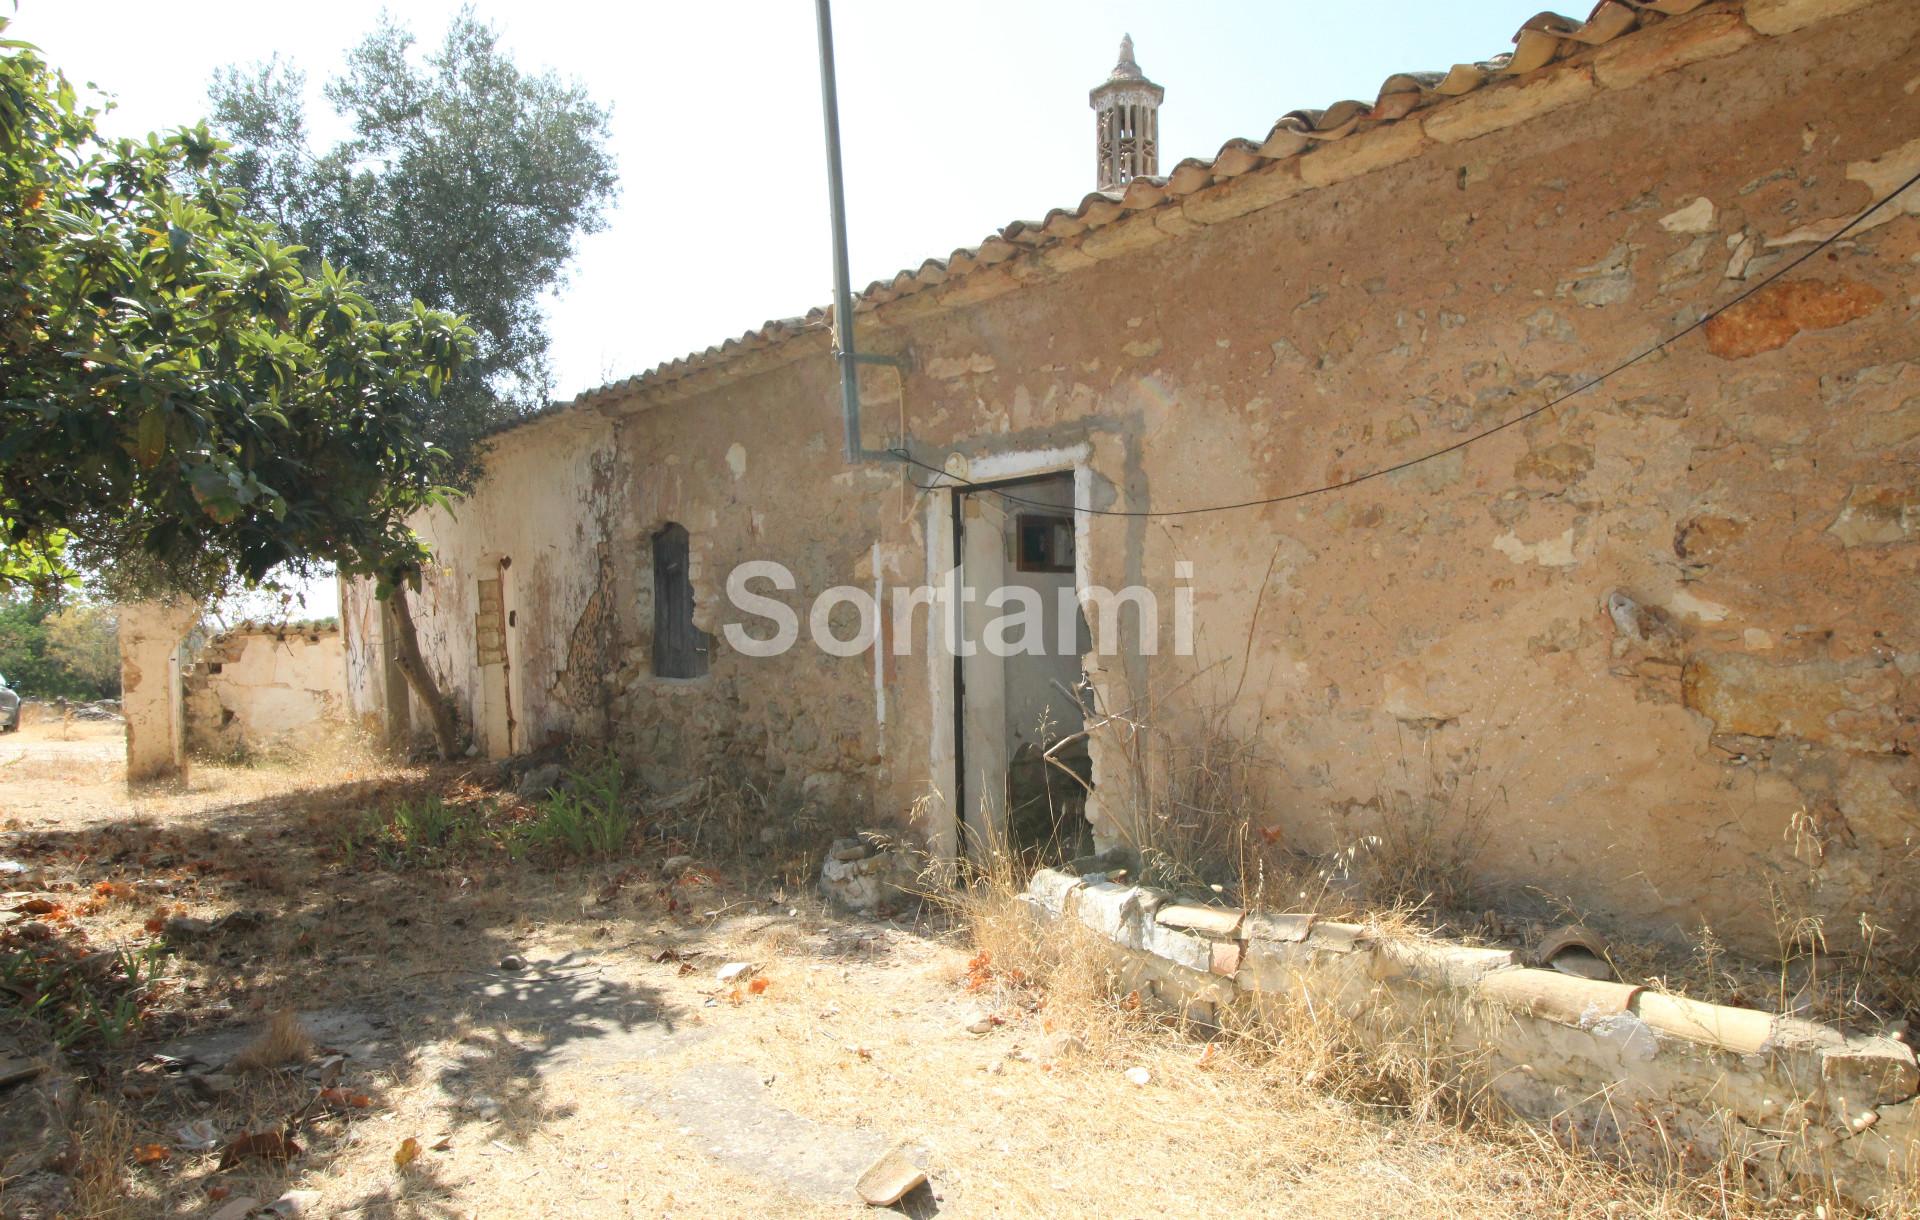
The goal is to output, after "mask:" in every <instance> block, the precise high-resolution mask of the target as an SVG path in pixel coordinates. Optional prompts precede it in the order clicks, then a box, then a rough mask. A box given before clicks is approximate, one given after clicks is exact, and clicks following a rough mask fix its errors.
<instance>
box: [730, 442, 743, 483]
mask: <svg viewBox="0 0 1920 1220" xmlns="http://www.w3.org/2000/svg"><path fill="white" fill-rule="evenodd" d="M727 469H728V470H731V471H733V477H734V478H736V479H738V478H741V477H742V476H744V475H745V474H746V473H747V447H746V446H745V445H743V444H741V443H740V442H739V441H735V442H733V444H731V445H728V446H727Z"/></svg>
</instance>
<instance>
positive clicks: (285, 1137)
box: [0, 731, 1668, 1218]
mask: <svg viewBox="0 0 1920 1220" xmlns="http://www.w3.org/2000/svg"><path fill="white" fill-rule="evenodd" d="M113 743H114V739H113V738H112V736H111V734H110V732H91V731H90V732H88V733H86V734H83V735H81V736H79V737H77V738H75V739H73V740H62V739H60V738H59V736H58V735H56V734H53V733H40V734H37V735H36V734H35V733H32V732H29V733H28V734H27V735H25V736H23V737H22V738H19V739H8V740H7V741H6V742H5V743H4V752H0V861H6V860H11V861H15V862H18V863H19V864H20V865H21V866H23V868H24V870H25V871H24V872H18V873H16V874H14V875H13V876H12V877H10V878H7V879H5V884H4V885H3V886H0V888H6V889H9V890H12V891H13V892H12V893H11V894H10V895H9V900H8V901H7V902H5V903H0V909H9V908H18V909H19V910H16V911H15V912H14V913H11V914H6V915H0V919H7V920H9V921H10V926H7V927H5V928H0V933H3V934H5V935H6V936H8V937H11V938H12V939H11V940H10V941H4V942H0V952H3V951H4V950H5V949H6V947H7V946H8V945H11V946H12V947H13V948H14V949H15V950H16V951H18V950H19V949H20V948H21V947H22V946H26V947H27V948H32V947H33V946H45V945H49V944H64V943H67V942H69V941H71V942H75V943H77V945H78V951H85V952H94V953H98V952H100V951H101V950H105V949H130V950H138V949H140V948H142V947H144V946H150V945H155V944H157V943H159V942H162V941H164V942H165V944H166V945H167V946H168V951H167V953H166V954H165V955H164V956H161V957H159V960H160V961H161V962H162V965H161V967H160V971H159V976H158V981H157V982H156V983H154V984H153V985H152V986H151V987H150V988H149V990H148V991H147V992H145V993H143V994H144V995H145V996H146V999H147V1015H146V1017H145V1020H144V1022H143V1023H142V1024H141V1025H140V1026H139V1027H138V1028H137V1029H136V1030H133V1031H132V1032H131V1033H130V1034H129V1035H128V1037H127V1039H126V1040H125V1041H124V1042H122V1043H121V1044H120V1045H106V1046H103V1045H94V1046H91V1047H81V1048H78V1049H75V1050H74V1051H72V1052H71V1053H69V1054H67V1055H65V1056H61V1057H59V1059H58V1060H57V1061H56V1060H54V1059H53V1058H51V1057H49V1058H45V1059H44V1060H43V1062H45V1063H46V1064H47V1065H48V1069H49V1070H48V1071H47V1072H46V1073H44V1074H43V1075H42V1076H41V1077H40V1078H38V1079H37V1080H35V1081H33V1082H30V1083H29V1084H27V1085H23V1086H14V1087H13V1088H11V1089H7V1090H0V1124H4V1123H6V1122H8V1121H9V1119H8V1117H7V1116H8V1115H9V1114H13V1115H15V1116H19V1115H22V1114H25V1113H27V1110H26V1109H25V1108H24V1107H25V1106H26V1104H27V1103H26V1101H25V1100H23V1099H27V1098H28V1097H29V1093H30V1091H31V1090H39V1091H40V1092H41V1094H43V1096H42V1098H41V1102H42V1103H43V1104H44V1105H46V1106H50V1107H52V1108H51V1110H50V1111H48V1112H56V1113H57V1114H58V1115H59V1116H60V1119H59V1121H60V1123H61V1124H64V1125H65V1127H66V1130H64V1131H63V1130H62V1129H61V1128H60V1126H58V1125H56V1126H53V1127H50V1128H49V1129H48V1130H47V1131H46V1132H45V1137H44V1138H43V1139H37V1140H25V1141H19V1140H16V1141H15V1143H16V1144H26V1145H31V1146H30V1147H25V1148H24V1149H23V1148H20V1147H15V1148H13V1149H12V1151H11V1152H6V1151H0V1156H8V1155H10V1156H11V1157H12V1159H11V1160H9V1161H7V1162H6V1163H5V1164H4V1166H0V1172H3V1173H4V1180H0V1214H5V1215H16V1216H36V1215H39V1216H52V1215H55V1214H67V1215H93V1216H213V1215H219V1216H222V1217H223V1218H231V1217H238V1216H241V1215H245V1214H248V1209H247V1207H246V1206H245V1201H246V1200H253V1201H254V1203H255V1204H257V1205H270V1204H273V1203H274V1202H275V1201H276V1200H283V1202H282V1203H281V1209H282V1212H283V1213H284V1212H287V1211H290V1210H292V1209H294V1208H295V1207H296V1206H297V1207H299V1208H303V1209H304V1211H303V1212H302V1214H305V1215H309V1216H370V1217H389V1216H393V1217H470V1216H501V1217H508V1216H514V1217H518V1216H578V1217H601V1216H605V1217H614V1216H686V1217H724V1216H743V1217H744V1216H850V1215H856V1214H866V1213H868V1212H869V1211H870V1210H872V1209H869V1208H867V1207H865V1206H864V1205H862V1204H861V1203H859V1202H858V1200H857V1198H856V1197H855V1195H854V1193H853V1185H854V1181H855V1178H856V1177H857V1175H858V1174H859V1172H860V1170H861V1169H862V1168H863V1167H865V1166H866V1165H867V1164H868V1163H869V1162H871V1161H872V1160H873V1159H874V1158H875V1157H876V1156H878V1155H879V1154H881V1153H883V1152H885V1151H886V1150H887V1149H889V1148H893V1147H901V1148H903V1149H904V1150H905V1154H906V1155H907V1156H908V1157H909V1158H910V1159H911V1160H912V1161H913V1162H914V1163H915V1164H917V1165H919V1166H921V1167H923V1168H925V1169H926V1170H927V1171H928V1173H929V1174H930V1176H931V1181H930V1183H929V1185H928V1186H926V1187H923V1188H921V1189H919V1190H918V1191H916V1192H914V1193H913V1194H911V1195H909V1196H908V1197H907V1198H906V1199H905V1200H903V1202H902V1204H901V1205H900V1206H899V1207H898V1208H897V1209H896V1210H899V1211H901V1212H902V1213H903V1214H909V1215H936V1214H937V1215H942V1216H957V1217H964V1216H996V1217H997V1216H1068V1215H1100V1216H1148V1215H1161V1214H1190V1215H1200V1214H1211V1215H1281V1214H1284V1215H1291V1216H1333V1215H1339V1216H1353V1215H1368V1216H1477V1215H1486V1214H1489V1213H1492V1212H1496V1211H1497V1212H1500V1213H1505V1214H1508V1215H1514V1216H1533V1215H1538V1216H1566V1215H1578V1214H1601V1215H1606V1214H1619V1215H1628V1214H1631V1215H1642V1214H1653V1213H1654V1212H1655V1211H1661V1213H1662V1214H1668V1213H1667V1212H1665V1211H1664V1210H1663V1206H1664V1205H1663V1204H1661V1203H1660V1199H1659V1197H1656V1196H1654V1195H1652V1194H1646V1193H1644V1192H1643V1193H1642V1194H1639V1195H1634V1196H1631V1198H1632V1200H1633V1201H1632V1202H1631V1203H1629V1202H1623V1201H1619V1200H1621V1199H1626V1198H1628V1197H1629V1196H1627V1195H1624V1194H1619V1189H1623V1188H1618V1183H1617V1181H1616V1180H1615V1179H1614V1178H1611V1177H1609V1176H1608V1175H1607V1174H1606V1173H1605V1172H1603V1171H1602V1170H1600V1169H1599V1168H1597V1167H1588V1166H1587V1164H1586V1163H1585V1162H1581V1161H1578V1160H1574V1159H1570V1158H1565V1157H1560V1156H1557V1155H1555V1154H1550V1153H1546V1152H1543V1151H1542V1149H1541V1148H1540V1147H1538V1146H1534V1145H1529V1144H1527V1143H1526V1142H1525V1141H1517V1140H1515V1139H1513V1138H1512V1137H1511V1136H1510V1135H1507V1136H1501V1137H1499V1138H1494V1137H1483V1136H1479V1135H1474V1134H1469V1133H1465V1132H1463V1131H1461V1130H1460V1129H1458V1128H1457V1127H1455V1126H1453V1125H1450V1124H1448V1123H1445V1122H1442V1121H1437V1120H1431V1119H1428V1118H1424V1117H1421V1116H1418V1115H1409V1114H1407V1113H1405V1112H1404V1111H1403V1110H1396V1109H1390V1108H1387V1107H1370V1106H1368V1105H1365V1104H1360V1103H1356V1102H1355V1101H1353V1100H1351V1099H1348V1100H1342V1099H1340V1098H1337V1097H1332V1096H1327V1095H1325V1094H1324V1093H1321V1092H1316V1091H1315V1090H1314V1089H1313V1088H1312V1087H1311V1082H1310V1081H1302V1080H1299V1079H1291V1078H1288V1077H1287V1076H1286V1075H1284V1074H1278V1073H1276V1072H1275V1071H1273V1070H1272V1069H1271V1068H1270V1067H1262V1066H1261V1065H1260V1064H1259V1063H1257V1062H1255V1061H1253V1060H1251V1059H1243V1058H1242V1057H1241V1056H1240V1055H1239V1053H1238V1052H1236V1051H1235V1050H1233V1049H1232V1048H1231V1047H1226V1046H1222V1045H1218V1044H1214V1045H1209V1044H1205V1043H1202V1042H1199V1041H1197V1040H1194V1039H1192V1038H1190V1037H1186V1036H1184V1035H1178V1034H1174V1033H1169V1032H1165V1031H1162V1030H1158V1029H1156V1028H1153V1027H1151V1026H1150V1025H1148V1024H1147V1023H1145V1022H1144V1021H1135V1022H1134V1025H1133V1026H1127V1025H1126V1024H1125V1023H1124V1022H1121V1023H1116V1022H1114V1021H1111V1020H1107V1019H1106V1018H1104V1017H1103V1018H1101V1019H1098V1020H1089V1019H1088V1018H1087V1015H1086V1014H1085V1013H1082V1012H1068V1011H1065V1010H1063V1009H1062V1008H1061V1007H1060V1006H1059V1005H1058V1004H1055V1003H1049V1001H1048V1000H1047V998H1046V997H1045V996H1043V995H1041V994H1039V993H1038V992H1036V991H1034V990H1033V989H1031V988H1029V987H1025V986H1022V985H1021V983H1020V980H1019V979H1017V978H1009V977H1006V976H1004V975H996V974H995V973H994V972H993V971H992V970H991V968H990V967H988V966H987V965H985V964H984V963H980V962H978V961H977V960H975V961H973V962H972V963H971V968H970V958H971V957H972V950H971V948H970V947H969V946H968V945H967V943H966V941H965V938H964V936H963V935H961V934H960V933H958V932H954V931H951V930H948V929H946V928H945V927H944V926H943V924H942V923H941V921H940V920H939V919H938V918H936V917H934V916H930V915H918V916H914V917H902V918H900V919H898V920H877V919H857V918H848V917H843V916H836V915H834V914H832V913H830V912H828V911H826V910H824V909H823V908H821V906H820V905H819V904H818V902H817V901H816V900H815V899H814V898H813V897H812V896H811V887H810V886H808V885H807V884H806V879H805V873H806V872H807V871H809V869H808V864H807V861H808V859H810V858H811V856H812V854H813V852H814V851H815V850H816V849H817V847H818V846H819V845H810V846H809V847H808V848H807V850H806V853H805V855H804V856H802V857H798V858H797V859H798V863H795V862H792V861H783V860H780V859H777V858H772V857H767V858H760V859H743V860H739V861H728V862H719V861H704V860H702V861H695V862H694V863H692V864H688V863H686V862H685V861H677V862H675V864H674V865H673V866H672V869H671V871H668V870H667V869H665V868H663V860H664V858H665V856H666V855H667V853H668V851H669V850H670V849H672V848H674V845H673V844H672V843H663V844H660V845H659V846H658V847H656V848H640V847H636V848H634V849H633V850H634V854H633V855H632V856H631V857H630V858H623V859H620V860H618V861H616V862H614V863H612V864H603V865H595V866H585V865H578V864H575V865H567V866H542V865H536V864H533V863H528V862H524V861H522V862H516V861H514V860H512V859H510V858H508V857H507V856H506V855H505V853H504V852H499V851H486V850H474V851H471V852H467V853H464V854H460V855H449V856H446V857H436V858H434V859H430V860H416V861H410V862H402V863H401V864H398V865H392V864H389V863H383V862H381V861H377V860H374V859H370V858H368V856H367V854H366V853H365V852H364V851H357V850H352V849H350V848H349V847H348V846H347V841H346V839H345V838H344V837H343V833H342V832H343V831H344V830H346V829H347V828H350V827H352V826H354V825H355V824H356V822H357V820H358V819H360V818H361V817H362V816H363V815H364V813H365V811H367V810H379V809H388V808H392V807H394V806H395V805H396V803H399V802H406V801H412V800H417V799H419V798H420V797H421V796H422V795H423V794H426V793H439V794H443V795H444V797H445V799H446V800H447V801H448V802H449V803H450V804H451V805H455V806H461V807H475V808H479V807H484V808H486V809H489V810H496V811H497V810H498V809H500V808H502V807H505V806H510V805H511V804H512V801H511V798H509V797H506V796H503V795H499V794H495V793H493V792H491V791H488V790H486V789H484V788H483V787H481V786H478V785H476V783H475V782H473V778H472V777H471V776H469V775H468V774H466V773H465V772H463V771H462V770H461V769H458V768H454V769H437V770H435V769H417V768H416V769H406V768H396V767H389V766H380V765H370V764H368V763H365V762H357V763H356V762H339V761H336V762H334V763H330V764H325V765H320V764H315V765H310V766H307V767H304V768H286V767H268V768H255V769H248V768H212V767H202V768H199V769H197V770H196V771H195V773H194V778H193V780H192V782H191V783H190V784H189V785H187V786H186V787H185V788H183V789H181V790H178V791H166V792H154V793H148V794H142V795H138V796H133V797H129V796H128V795H127V793H126V792H125V791H124V789H123V788H122V786H121V785H120V783H119V775H118V772H117V766H118V764H117V761H116V758H115V750H114V744H113ZM641 838H642V836H638V835H637V836H636V838H635V843H636V844H637V843H639V842H640V839H641ZM35 900H38V903H39V905H29V904H32V903H34V902H35ZM23 911H38V912H39V913H37V914H26V913H21V912H23ZM222 917H228V918H226V920H225V922H220V921H221V920H222ZM169 920H172V921H175V922H173V923H169V922H168V921H169ZM181 921H184V922H181ZM37 928H38V929H45V931H44V932H40V931H33V929H37ZM156 954H157V951H156ZM734 963H745V965H746V969H745V970H737V969H735V970H729V969H727V967H729V966H730V964H734ZM5 1004H6V996H5V995H4V994H0V1017H4V1014H5V1009H4V1005H5ZM282 1010H292V1011H294V1012H297V1013H298V1014H299V1015H300V1022H301V1025H302V1027H303V1029H304V1031H305V1034H306V1035H307V1036H308V1037H310V1038H311V1040H312V1044H313V1045H312V1046H311V1047H309V1046H304V1045H295V1046H292V1047H282V1048H279V1049H280V1050H281V1051H287V1050H291V1051H294V1052H304V1053H293V1054H279V1055H278V1056H277V1058H278V1059H279V1060H282V1062H276V1061H275V1059H276V1055H274V1054H267V1055H264V1056H263V1055H262V1054H260V1053H259V1048H254V1050H253V1051H251V1052H250V1051H249V1049H248V1048H249V1047H250V1044H253V1043H254V1042H255V1040H256V1039H257V1037H258V1035H259V1034H260V1032H261V1031H262V1030H263V1029H264V1028H266V1027H267V1026H268V1025H269V1023H270V1016H271V1014H273V1013H276V1012H279V1011H282ZM9 1030H10V1031H11V1033H12V1036H14V1037H15V1039H16V1044H17V1045H18V1046H19V1047H20V1048H22V1049H21V1050H20V1052H19V1053H21V1054H23V1055H33V1054H39V1053H41V1052H40V1049H37V1047H38V1045H39V1044H35V1043H34V1042H33V1037H34V1027H33V1026H32V1023H22V1022H19V1021H12V1022H8V1021H5V1020H0V1037H4V1036H6V1035H7V1031H9ZM982 1030H984V1032H976V1031H982ZM269 1049H271V1048H269ZM5 1050H6V1048H5V1046H4V1045H0V1061H4V1059H5V1054H4V1052H5ZM249 1054H251V1055H252V1057H253V1058H256V1059H258V1058H265V1059H266V1060H267V1062H266V1063H264V1064H262V1065H259V1066H255V1067H252V1068H249V1066H248V1063H247V1059H248V1057H249ZM342 1056H344V1058H343V1057H342ZM1129 1069H1143V1070H1144V1073H1145V1081H1146V1083H1144V1084H1141V1083H1137V1081H1138V1079H1139V1077H1140V1072H1138V1071H1136V1072H1133V1073H1132V1077H1131V1078H1130V1076H1129V1073H1128V1070H1129ZM56 1080H58V1081H62V1082H65V1083H64V1085H63V1086H62V1087H63V1088H64V1089H65V1092H63V1093H60V1095H59V1096H53V1093H55V1092H59V1090H54V1089H53V1084H52V1082H54V1081H56ZM10 1099H11V1100H10ZM69 1131H70V1133H71V1134H68V1133H67V1132H69ZM246 1137H251V1139H250V1140H249V1141H247V1142H243V1143H242V1144H240V1145H238V1147H239V1150H240V1152H241V1153H252V1154H253V1155H235V1153H234V1149H235V1147H236V1144H235V1141H236V1140H245V1139H246ZM287 1141H290V1144H289V1143H288V1142H287ZM296 1147H297V1151H296V1150H295V1149H296ZM223 1151H224V1152H225V1156H224V1159H225V1160H226V1161H227V1162H229V1164H228V1165H227V1167H225V1168H223V1167H222V1161H223ZM263 1152H264V1153H265V1154H266V1155H262V1153H263ZM1617 1188H1618V1189H1617ZM289 1192H292V1193H289ZM1616 1196H1617V1197H1616ZM236 1209H237V1210H236Z"/></svg>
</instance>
